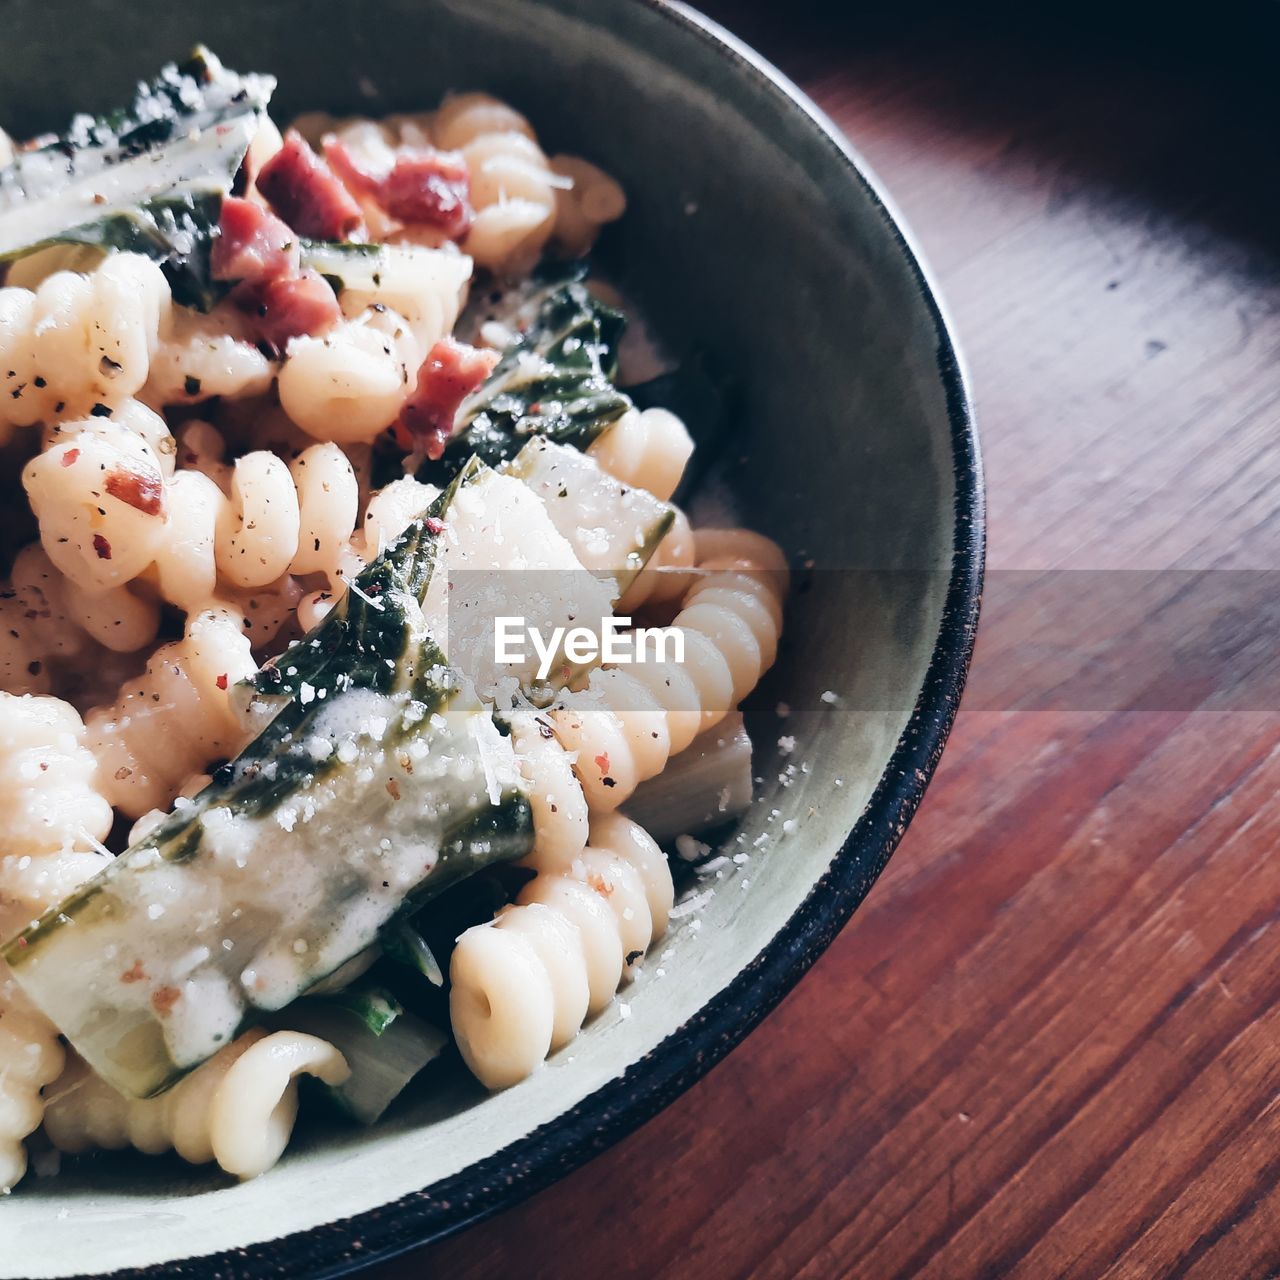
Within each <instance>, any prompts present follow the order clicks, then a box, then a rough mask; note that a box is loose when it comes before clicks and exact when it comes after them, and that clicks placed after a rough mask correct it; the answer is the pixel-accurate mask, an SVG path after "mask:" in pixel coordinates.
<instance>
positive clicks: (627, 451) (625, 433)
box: [587, 409, 693, 498]
mask: <svg viewBox="0 0 1280 1280" xmlns="http://www.w3.org/2000/svg"><path fill="white" fill-rule="evenodd" d="M587 452H588V453H589V454H590V455H591V456H592V457H593V458H594V459H595V460H596V461H597V462H598V463H599V464H600V465H601V466H602V467H603V468H604V469H605V470H606V471H607V472H608V473H609V474H610V475H611V476H615V477H616V478H617V479H619V480H621V481H622V482H623V483H624V484H630V485H634V486H635V487H636V488H637V489H645V490H647V491H648V492H649V493H651V494H653V496H654V497H655V498H669V497H671V495H672V494H673V493H675V491H676V487H677V486H678V485H679V483H680V477H681V476H682V475H684V469H685V466H686V465H687V463H688V461H689V458H690V457H691V456H692V454H693V441H692V440H691V439H690V437H689V432H688V429H687V428H686V427H685V425H684V423H683V422H681V421H680V419H679V418H677V417H676V415H675V414H674V413H671V412H670V411H669V410H667V409H645V410H644V412H643V413H641V412H639V411H638V410H635V409H631V410H629V411H628V412H627V413H624V414H623V415H622V417H621V418H619V419H618V421H617V422H615V423H614V424H613V425H612V426H611V427H610V428H609V429H608V430H607V431H604V432H602V433H601V434H600V435H599V436H598V437H597V438H596V440H595V442H594V443H593V444H592V445H591V447H590V448H589V449H588V450H587Z"/></svg>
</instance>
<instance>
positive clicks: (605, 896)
mask: <svg viewBox="0 0 1280 1280" xmlns="http://www.w3.org/2000/svg"><path fill="white" fill-rule="evenodd" d="M538 857H539V855H538V854H535V855H534V859H535V860H537V858H538ZM548 863H549V865H547V866H546V868H545V869H541V870H539V873H538V875H537V876H536V877H535V878H534V879H533V880H532V881H530V883H529V884H527V885H526V886H525V887H524V888H523V889H522V890H521V891H520V893H519V895H518V896H517V898H516V902H515V905H513V906H508V907H504V908H503V909H502V911H500V912H499V913H498V915H497V916H496V917H495V919H494V920H493V922H492V923H491V924H485V925H477V926H475V927H474V928H471V929H468V930H467V931H466V932H465V933H464V934H463V935H462V937H461V938H459V939H458V945H457V947H456V948H455V949H454V953H453V960H452V962H451V964H450V967H449V976H450V981H451V984H452V986H451V990H450V996H449V1014H450V1018H451V1020H452V1023H453V1031H454V1035H455V1037H456V1038H457V1041H458V1048H459V1049H460V1050H461V1052H462V1056H463V1058H464V1060H465V1061H466V1064H467V1066H468V1067H470V1069H471V1070H472V1072H473V1073H474V1074H475V1075H476V1077H477V1078H478V1079H479V1080H480V1081H481V1083H482V1084H484V1085H486V1086H487V1087H488V1088H490V1089H504V1088H507V1087H508V1086H510V1085H513V1084H517V1083H518V1082H519V1081H521V1080H523V1079H524V1078H525V1077H526V1076H528V1075H530V1074H531V1073H532V1072H533V1071H534V1069H535V1068H536V1067H537V1066H538V1064H539V1063H540V1062H542V1060H543V1059H544V1058H545V1057H546V1056H547V1054H548V1053H551V1052H553V1051H554V1050H556V1049H559V1048H562V1047H563V1046H564V1045H566V1044H567V1043H568V1042H569V1041H570V1040H572V1039H573V1037H574V1036H575V1035H577V1033H578V1030H579V1028H580V1027H581V1026H582V1023H583V1022H584V1020H585V1019H586V1018H587V1017H588V1016H589V1015H591V1014H594V1013H598V1012H599V1011H600V1010H601V1009H603V1008H604V1007H605V1006H606V1005H607V1004H609V1002H610V1001H611V1000H612V999H613V997H614V994H615V993H616V991H617V989H618V986H619V984H620V983H622V982H623V981H626V980H628V979H629V978H630V977H631V976H632V972H633V968H634V964H635V962H636V961H637V960H638V959H639V958H640V957H641V956H642V955H643V954H644V953H645V951H647V950H648V948H649V946H650V944H651V943H652V942H653V940H654V939H655V938H658V937H661V935H662V934H663V933H665V932H666V928H667V919H668V915H669V913H670V910H671V904H672V900H673V896H674V890H673V887H672V882H671V872H670V870H669V868H668V867H667V860H666V857H665V855H664V854H663V853H662V850H661V849H659V848H658V846H657V845H656V844H655V843H654V842H653V841H652V840H651V839H650V838H649V836H648V835H647V834H646V833H645V832H644V831H643V830H642V829H641V828H640V827H639V826H637V825H636V824H635V823H634V822H631V821H630V820H629V819H627V818H625V817H623V816H622V815H621V814H606V815H599V816H596V817H593V818H592V821H591V831H590V842H589V844H588V846H587V848H586V849H585V850H583V851H582V852H581V853H580V854H578V855H577V856H576V857H575V858H573V859H572V860H571V861H570V862H569V864H568V865H564V864H562V863H559V862H556V861H552V860H550V859H548Z"/></svg>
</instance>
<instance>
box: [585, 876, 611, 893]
mask: <svg viewBox="0 0 1280 1280" xmlns="http://www.w3.org/2000/svg"><path fill="white" fill-rule="evenodd" d="M587 883H588V884H589V885H590V886H591V887H592V888H593V889H594V890H595V891H596V892H597V893H598V894H599V895H600V896H601V897H602V898H611V897H613V885H612V884H610V883H609V881H608V880H606V879H605V878H604V877H603V876H602V875H600V873H599V872H597V871H593V872H592V873H591V874H590V875H589V876H588V877H587Z"/></svg>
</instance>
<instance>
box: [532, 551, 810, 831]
mask: <svg viewBox="0 0 1280 1280" xmlns="http://www.w3.org/2000/svg"><path fill="white" fill-rule="evenodd" d="M695 547H696V552H697V561H698V569H697V571H696V572H695V573H694V577H693V585H692V586H691V587H690V588H689V590H688V592H687V594H686V595H685V598H684V602H683V605H682V607H681V610H680V612H679V613H678V614H677V615H676V617H675V619H674V620H673V622H672V624H671V626H672V629H673V630H676V631H679V632H680V633H681V634H682V635H683V641H684V661H683V662H675V661H664V662H656V661H647V662H635V663H633V664H632V665H630V666H628V667H626V669H625V670H624V669H622V668H620V667H607V668H603V669H600V670H597V671H595V672H593V673H592V675H591V678H590V680H589V681H588V683H587V686H586V688H585V689H584V690H582V691H581V692H570V693H565V694H563V695H562V696H561V697H560V699H559V700H558V701H557V703H556V706H555V707H554V708H553V710H552V712H551V719H552V723H553V725H554V727H555V733H556V737H557V739H558V740H559V742H560V744H561V745H562V746H563V747H564V748H565V750H566V751H568V752H571V753H574V756H575V764H574V770H575V772H576V774H577V776H578V780H579V782H580V783H581V784H582V790H583V794H584V795H585V796H586V798H587V804H588V806H589V807H590V809H591V811H592V812H593V813H595V812H597V811H603V810H610V809H616V808H617V807H618V805H620V804H621V803H622V802H623V801H624V800H626V798H627V797H628V796H630V795H631V794H632V792H634V791H635V789H636V787H637V786H638V785H639V784H640V783H641V782H643V781H644V780H645V779H646V778H652V777H654V776H655V775H657V774H658V773H661V772H662V770H663V768H665V767H666V763H667V760H668V759H669V758H670V757H671V756H672V755H675V754H676V753H677V752H680V751H683V750H684V748H685V747H687V746H688V745H689V743H690V742H692V741H693V739H694V738H695V737H696V736H697V735H698V734H699V733H700V732H702V731H703V730H705V729H709V728H711V727H712V725H714V724H716V723H717V722H718V721H720V720H722V719H723V718H724V717H725V716H726V715H727V714H728V713H729V712H730V711H732V710H733V709H734V707H736V706H737V705H738V703H739V702H741V700H742V699H743V698H744V697H746V695H747V694H748V693H749V692H750V691H751V690H752V688H754V687H755V685H756V683H757V681H758V680H759V679H760V677H761V675H763V674H764V672H765V671H767V670H768V668H769V667H770V666H771V665H772V664H773V660H774V658H775V657H776V656H777V650H778V637H779V635H780V633H781V630H782V600H783V597H784V596H785V594H786V577H787V572H786V561H785V558H784V557H783V555H782V553H781V551H779V550H778V548H777V546H776V545H775V544H774V543H773V542H771V541H770V540H769V539H768V538H766V537H764V536H763V535H761V534H756V533H751V532H750V531H748V530H745V529H711V530H699V531H698V532H697V533H696V534H695Z"/></svg>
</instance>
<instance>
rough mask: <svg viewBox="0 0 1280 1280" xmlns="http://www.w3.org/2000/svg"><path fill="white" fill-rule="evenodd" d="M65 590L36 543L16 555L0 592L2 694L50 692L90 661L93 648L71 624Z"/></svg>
mask: <svg viewBox="0 0 1280 1280" xmlns="http://www.w3.org/2000/svg"><path fill="white" fill-rule="evenodd" d="M69 587H70V584H69V583H68V582H67V579H66V578H64V577H63V576H62V574H60V573H59V572H58V570H57V569H56V568H54V566H53V564H52V562H51V561H50V560H49V557H48V556H47V555H46V554H45V551H44V548H43V547H42V546H41V545H40V544H39V543H38V542H35V543H32V544H31V545H30V546H28V547H24V548H23V549H22V550H21V551H19V552H18V554H17V556H16V557H14V561H13V571H12V574H11V576H10V580H9V584H8V586H6V587H5V588H4V589H3V590H0V690H4V691H5V692H6V693H19V694H20V693H49V692H52V691H53V689H54V688H55V683H56V682H57V681H58V679H59V678H60V677H61V676H62V675H63V673H64V672H65V671H66V670H67V669H74V668H77V667H83V666H84V665H85V664H86V663H88V662H89V661H90V657H91V655H92V653H93V644H92V642H91V641H90V639H89V637H88V635H87V634H86V633H85V632H84V631H83V630H82V629H81V628H80V627H79V626H78V625H76V623H75V622H74V621H73V618H72V601H71V600H70V599H69Z"/></svg>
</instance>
